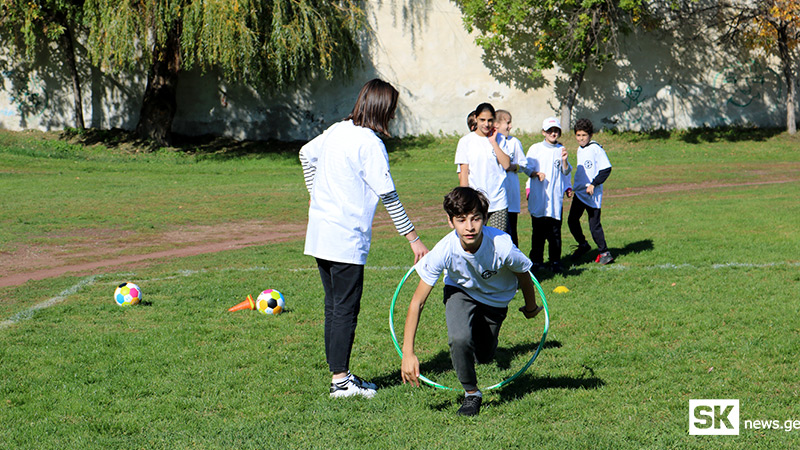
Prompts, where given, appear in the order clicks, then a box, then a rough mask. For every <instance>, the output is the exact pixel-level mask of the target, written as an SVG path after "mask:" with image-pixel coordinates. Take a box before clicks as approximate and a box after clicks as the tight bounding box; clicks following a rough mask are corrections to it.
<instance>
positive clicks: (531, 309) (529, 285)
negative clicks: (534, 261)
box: [514, 272, 544, 319]
mask: <svg viewBox="0 0 800 450" xmlns="http://www.w3.org/2000/svg"><path fill="white" fill-rule="evenodd" d="M514 275H516V276H517V281H518V282H519V289H520V290H521V291H522V296H523V298H524V299H525V306H522V307H520V308H519V310H520V311H522V314H523V315H525V318H526V319H533V318H534V317H536V315H537V314H539V313H540V312H542V309H544V308H543V307H541V306H538V305H536V287H535V286H534V285H533V281H531V276H530V274H529V273H528V272H522V273H517V272H514Z"/></svg>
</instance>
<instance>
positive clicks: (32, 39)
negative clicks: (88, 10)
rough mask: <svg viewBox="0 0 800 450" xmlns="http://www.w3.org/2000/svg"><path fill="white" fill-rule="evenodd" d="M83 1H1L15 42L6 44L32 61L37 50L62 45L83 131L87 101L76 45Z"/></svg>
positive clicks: (6, 29) (2, 18) (1, 18)
mask: <svg viewBox="0 0 800 450" xmlns="http://www.w3.org/2000/svg"><path fill="white" fill-rule="evenodd" d="M81 4H82V1H81V0H0V27H1V28H2V31H3V34H4V35H6V36H11V37H12V39H13V40H14V41H15V42H14V45H5V46H4V47H5V48H6V49H7V50H10V51H12V53H13V54H14V55H15V56H16V57H18V58H22V59H24V60H27V61H29V62H32V61H34V60H35V57H36V53H37V50H43V49H45V50H48V51H49V49H48V45H47V44H49V43H55V44H57V45H58V46H59V47H60V50H61V52H62V55H63V57H64V61H63V62H64V66H65V67H66V69H67V72H68V73H69V76H70V79H71V81H72V97H73V102H72V104H73V114H74V120H75V127H76V128H78V129H81V130H82V129H83V128H84V122H83V101H82V94H81V81H80V75H79V73H78V65H77V62H76V61H77V60H76V58H75V45H74V35H75V29H76V28H78V26H79V24H80V16H81V11H82V9H81Z"/></svg>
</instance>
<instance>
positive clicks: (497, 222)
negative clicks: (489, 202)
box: [486, 208, 508, 231]
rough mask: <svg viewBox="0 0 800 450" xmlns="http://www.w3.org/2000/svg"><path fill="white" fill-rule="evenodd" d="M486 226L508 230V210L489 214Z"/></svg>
mask: <svg viewBox="0 0 800 450" xmlns="http://www.w3.org/2000/svg"><path fill="white" fill-rule="evenodd" d="M486 225H489V226H490V227H494V228H497V229H498V230H503V231H506V228H508V208H505V209H501V210H499V211H494V212H490V213H489V219H488V220H487V221H486Z"/></svg>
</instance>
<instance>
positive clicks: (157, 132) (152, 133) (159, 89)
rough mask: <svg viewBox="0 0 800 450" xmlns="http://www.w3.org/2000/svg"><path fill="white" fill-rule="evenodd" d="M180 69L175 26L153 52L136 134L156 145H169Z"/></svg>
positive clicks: (177, 36)
mask: <svg viewBox="0 0 800 450" xmlns="http://www.w3.org/2000/svg"><path fill="white" fill-rule="evenodd" d="M180 66H181V54H180V32H179V31H178V26H177V25H175V26H173V28H172V31H170V33H169V35H168V36H167V40H166V42H164V43H163V44H162V45H161V46H160V47H158V48H156V49H155V51H154V52H153V65H152V66H151V67H150V73H149V74H148V75H147V88H145V91H144V98H143V99H142V109H141V112H140V113H139V123H138V124H137V125H136V133H137V134H138V135H139V136H141V137H142V138H144V139H147V140H152V141H154V142H155V143H157V144H158V145H162V146H165V145H169V144H170V137H171V136H170V134H171V131H172V121H173V119H174V118H175V111H176V110H177V105H178V103H177V87H178V72H179V71H180Z"/></svg>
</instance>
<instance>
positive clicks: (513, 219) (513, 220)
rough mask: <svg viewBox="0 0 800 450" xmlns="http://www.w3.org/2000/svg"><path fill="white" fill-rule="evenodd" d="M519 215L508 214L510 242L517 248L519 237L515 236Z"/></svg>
mask: <svg viewBox="0 0 800 450" xmlns="http://www.w3.org/2000/svg"><path fill="white" fill-rule="evenodd" d="M518 218H519V213H512V212H510V213H508V234H510V235H511V242H513V243H514V245H515V246H516V247H517V248H519V236H518V235H517V219H518Z"/></svg>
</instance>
